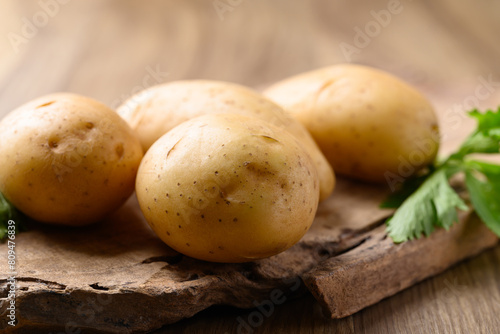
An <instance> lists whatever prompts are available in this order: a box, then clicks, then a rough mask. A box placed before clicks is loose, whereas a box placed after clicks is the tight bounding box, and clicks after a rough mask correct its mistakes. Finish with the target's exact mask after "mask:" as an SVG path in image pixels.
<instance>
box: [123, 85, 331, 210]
mask: <svg viewBox="0 0 500 334" xmlns="http://www.w3.org/2000/svg"><path fill="white" fill-rule="evenodd" d="M118 113H119V114H120V115H121V116H122V117H123V118H124V119H125V120H126V121H127V122H128V123H129V125H130V126H131V127H132V128H133V129H134V130H135V131H136V133H137V135H138V136H139V138H140V140H141V143H142V145H143V149H144V151H147V150H148V149H149V147H150V146H151V145H152V144H153V143H154V142H155V141H156V140H157V139H158V138H160V137H161V136H162V135H164V134H165V133H167V132H168V131H170V130H171V129H173V128H174V127H176V126H177V125H179V124H181V123H182V122H185V121H187V120H189V119H192V118H194V117H197V116H201V115H207V114H215V113H217V114H219V113H229V114H239V115H244V116H249V117H258V118H260V119H263V120H265V121H267V122H270V123H271V124H273V125H275V126H278V127H280V128H283V129H285V130H287V131H289V132H290V133H292V134H293V135H294V136H295V137H296V138H297V139H299V142H300V143H301V145H304V147H305V149H306V151H307V153H308V154H309V155H310V156H311V157H312V159H313V161H314V163H315V165H316V167H317V168H318V172H319V177H320V200H321V201H322V200H324V199H326V198H328V197H329V196H330V194H331V193H332V191H333V188H334V186H335V175H334V173H333V169H332V167H331V166H330V164H329V163H328V161H327V160H326V158H325V157H324V155H323V154H322V153H321V151H320V149H319V147H318V145H317V144H316V143H315V141H314V139H313V138H312V137H311V135H310V134H309V132H308V131H307V130H306V129H305V127H304V126H303V125H302V124H301V123H300V122H298V121H296V120H295V119H294V118H293V117H290V116H289V115H288V114H287V113H286V112H285V111H284V110H283V109H282V108H281V107H280V106H278V105H277V104H276V103H274V102H272V101H270V100H269V99H267V98H265V97H264V96H262V95H261V94H259V93H257V92H255V91H253V90H251V89H249V88H246V87H243V86H240V85H236V84H232V83H227V82H218V81H207V80H193V81H176V82H170V83H167V84H163V85H159V86H154V87H151V88H149V89H147V90H145V91H143V92H140V93H138V94H136V95H135V96H133V97H131V98H130V99H129V100H128V101H126V102H125V103H124V104H123V105H122V106H120V107H119V108H118Z"/></svg>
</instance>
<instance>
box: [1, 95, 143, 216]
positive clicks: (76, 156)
mask: <svg viewBox="0 0 500 334" xmlns="http://www.w3.org/2000/svg"><path fill="white" fill-rule="evenodd" d="M0 133H1V134H2V140H1V141H0V156H1V157H2V164H1V165H0V191H1V192H2V193H3V194H4V195H5V197H6V198H7V199H8V200H9V201H11V202H12V203H13V204H14V206H16V207H17V208H18V209H19V210H21V211H22V212H24V213H25V214H26V215H28V216H30V217H32V218H34V219H36V220H38V221H42V222H47V223H53V224H60V225H85V224H89V223H93V222H96V221H99V220H101V219H102V218H104V217H105V216H106V215H107V214H108V213H110V212H112V211H114V210H115V209H117V208H118V207H119V206H121V205H122V204H123V203H124V202H125V200H126V199H127V198H128V197H129V196H130V195H131V194H132V192H133V190H134V181H135V175H136V173H137V169H138V167H139V164H140V161H141V158H142V148H141V145H140V143H139V140H138V139H137V137H136V136H135V134H134V133H133V131H132V129H130V127H129V126H128V125H127V123H126V122H125V121H123V120H122V119H121V118H120V116H119V115H118V114H117V113H115V112H114V111H113V110H111V109H109V108H108V107H106V106H105V105H103V104H101V103H99V102H96V101H94V100H92V99H89V98H85V97H82V96H78V95H73V94H66V93H59V94H52V95H47V96H44V97H41V98H38V99H36V100H34V101H31V102H29V103H27V104H25V105H23V106H21V107H19V108H18V109H16V110H14V111H13V112H11V113H10V114H8V115H7V116H6V117H5V118H4V119H3V120H2V121H1V122H0Z"/></svg>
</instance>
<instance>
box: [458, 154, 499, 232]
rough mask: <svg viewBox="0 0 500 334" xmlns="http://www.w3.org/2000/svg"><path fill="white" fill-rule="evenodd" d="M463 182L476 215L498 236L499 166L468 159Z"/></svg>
mask: <svg viewBox="0 0 500 334" xmlns="http://www.w3.org/2000/svg"><path fill="white" fill-rule="evenodd" d="M465 184H466V185H467V189H468V190H469V194H470V199H471V202H472V204H473V205H474V208H475V209H476V212H477V214H478V216H479V217H480V218H481V220H482V221H483V222H484V223H485V224H486V226H488V227H489V228H490V230H492V231H493V232H494V233H495V234H496V235H498V236H500V166H498V165H493V164H489V163H486V162H480V161H474V160H471V161H468V162H467V169H466V171H465Z"/></svg>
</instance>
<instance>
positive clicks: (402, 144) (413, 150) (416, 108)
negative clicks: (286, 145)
mask: <svg viewBox="0 0 500 334" xmlns="http://www.w3.org/2000/svg"><path fill="white" fill-rule="evenodd" d="M264 95H266V96H268V97H269V98H271V99H272V100H274V101H276V102H277V103H278V104H280V105H282V106H283V107H284V108H285V110H287V111H290V112H291V113H292V115H293V116H294V117H295V118H296V119H297V120H299V121H300V122H301V123H302V124H304V125H305V127H306V128H307V129H308V130H309V132H310V133H311V134H312V136H313V137H314V139H315V140H316V142H317V143H318V145H319V147H320V148H321V150H322V151H323V153H324V154H325V156H326V157H327V159H328V161H329V162H330V164H331V165H332V166H333V169H334V170H335V172H336V173H339V174H345V175H349V176H352V177H355V178H358V179H362V180H368V181H374V182H389V184H391V185H392V184H393V183H394V182H399V181H401V180H402V179H404V178H406V177H408V176H410V175H411V174H413V173H415V172H416V171H417V170H418V169H420V168H421V167H423V166H426V165H428V164H430V163H431V162H432V161H433V160H434V159H435V157H436V153H437V151H438V147H439V133H438V121H437V118H436V115H435V113H434V110H433V108H432V106H431V104H430V103H429V102H428V101H427V100H426V99H425V98H424V97H423V96H422V95H421V94H420V93H418V92H417V91H416V90H415V89H413V88H412V87H410V86H409V85H407V84H406V83H404V82H402V81H401V80H399V79H397V78H396V77H393V76H391V75H389V74H387V73H384V72H382V71H379V70H375V69H372V68H368V67H363V66H356V65H337V66H333V67H328V68H323V69H319V70H316V71H312V72H308V73H304V74H300V75H297V76H295V77H292V78H289V79H286V80H284V81H282V82H279V83H277V84H275V85H273V86H272V87H270V88H269V89H268V90H267V91H266V92H264Z"/></svg>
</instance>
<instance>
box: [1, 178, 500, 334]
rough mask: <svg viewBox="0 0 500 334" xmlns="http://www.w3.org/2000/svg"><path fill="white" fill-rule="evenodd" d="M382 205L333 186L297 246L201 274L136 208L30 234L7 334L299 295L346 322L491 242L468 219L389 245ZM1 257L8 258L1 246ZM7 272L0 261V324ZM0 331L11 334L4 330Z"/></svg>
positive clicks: (372, 196) (99, 326) (372, 191)
mask: <svg viewBox="0 0 500 334" xmlns="http://www.w3.org/2000/svg"><path fill="white" fill-rule="evenodd" d="M386 195H387V194H386V192H385V191H384V190H383V189H382V188H379V187H376V186H371V185H366V184H361V183H357V182H354V181H350V180H339V183H338V186H337V188H336V190H335V193H334V195H333V196H332V197H331V198H330V199H329V200H327V201H326V202H324V203H322V204H321V206H320V208H319V210H318V214H317V218H316V220H315V222H314V224H313V226H312V227H311V229H310V230H309V232H308V233H307V234H306V235H305V237H304V238H303V239H302V240H301V241H300V242H299V243H298V244H297V245H295V246H294V247H292V248H291V249H289V250H287V251H286V252H284V253H282V254H279V255H277V256H274V257H271V258H269V259H264V260H260V261H256V262H251V263H246V264H215V263H207V262H203V261H198V260H194V259H191V258H188V257H185V256H183V255H181V254H179V253H177V252H175V251H173V250H172V249H170V248H169V247H167V246H166V245H164V244H163V243H162V242H161V241H160V240H159V239H157V238H156V237H155V235H154V234H153V232H152V231H151V230H150V229H149V227H148V226H147V224H146V223H145V221H144V219H143V217H142V214H141V212H140V210H139V208H138V205H137V202H136V200H135V198H132V199H130V200H129V202H128V203H127V204H126V205H125V206H124V207H122V208H121V209H120V210H119V211H117V212H116V213H115V214H114V215H112V216H111V217H109V219H108V220H107V221H106V222H103V223H101V224H98V225H95V226H90V227H86V228H61V227H51V226H42V225H38V226H32V227H31V229H30V231H29V232H25V233H22V234H19V235H18V236H17V238H16V251H17V261H18V264H17V270H18V275H17V282H18V290H17V302H16V305H17V319H18V321H19V324H18V325H17V326H16V327H15V330H16V331H25V332H29V331H30V330H32V329H34V328H36V329H37V332H40V329H41V328H44V329H46V330H47V331H48V330H51V331H57V330H62V331H69V332H75V331H76V330H77V329H81V330H84V331H85V332H88V331H89V330H98V331H104V332H114V333H141V332H147V331H150V330H153V329H156V328H159V327H161V326H163V325H165V324H169V323H173V322H176V321H179V320H181V319H183V318H187V317H191V316H192V315H194V314H196V313H197V312H199V311H201V310H203V309H206V308H208V307H210V306H211V305H217V304H224V305H232V306H236V307H241V308H251V307H255V306H256V305H258V304H259V303H261V302H269V301H270V300H282V299H283V298H282V297H281V296H286V297H287V298H291V297H294V296H297V295H300V294H301V293H303V292H305V291H307V290H306V288H309V289H310V290H311V291H312V293H313V294H314V295H315V296H316V298H317V299H318V300H319V301H320V302H321V303H322V304H323V306H324V309H325V312H326V313H327V314H329V315H330V316H332V317H343V316H347V315H349V314H352V313H354V312H356V311H358V310H360V309H362V308H364V307H366V306H368V305H371V304H373V303H376V302H377V301H379V300H381V299H383V298H386V297H388V296H390V295H393V294H394V293H396V292H398V291H401V290H402V289H404V288H407V287H409V286H411V285H412V284H415V283H416V282H418V281H421V280H422V279H425V278H427V277H430V276H432V275H435V274H437V273H439V272H441V271H443V270H445V269H446V268H448V267H449V266H451V265H453V264H454V263H456V262H458V261H460V260H462V259H464V258H466V257H469V256H473V255H475V254H477V253H478V252H480V251H482V250H484V249H486V248H489V247H492V246H493V245H494V244H496V242H497V238H496V237H495V236H493V235H492V234H491V233H490V232H489V231H488V230H486V229H485V228H484V227H483V225H482V224H479V222H478V221H477V219H476V218H475V216H473V215H472V216H471V215H470V214H465V215H462V216H461V223H460V224H458V225H457V226H455V227H454V228H453V229H452V232H451V233H445V232H444V231H439V232H438V233H436V234H434V235H433V236H432V237H430V238H428V239H421V240H418V241H414V242H409V243H405V244H402V245H394V244H393V243H392V241H391V240H390V239H389V238H386V236H385V233H384V226H382V224H383V221H384V219H385V218H386V217H387V216H388V215H390V214H391V211H388V210H381V209H379V208H378V204H379V203H380V202H381V201H382V199H383V198H385V196H386ZM0 254H7V247H6V244H2V245H0ZM6 262H7V261H0V273H2V276H0V317H1V319H2V320H4V319H6V317H5V316H6V307H7V302H6V296H7V286H6V279H7V277H6V275H5V274H4V273H6V272H7V263H6ZM302 279H303V281H302ZM303 282H305V284H303ZM275 303H276V304H278V303H277V302H275ZM0 329H2V330H3V329H7V332H9V331H12V328H8V327H7V325H6V323H5V322H3V323H0Z"/></svg>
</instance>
